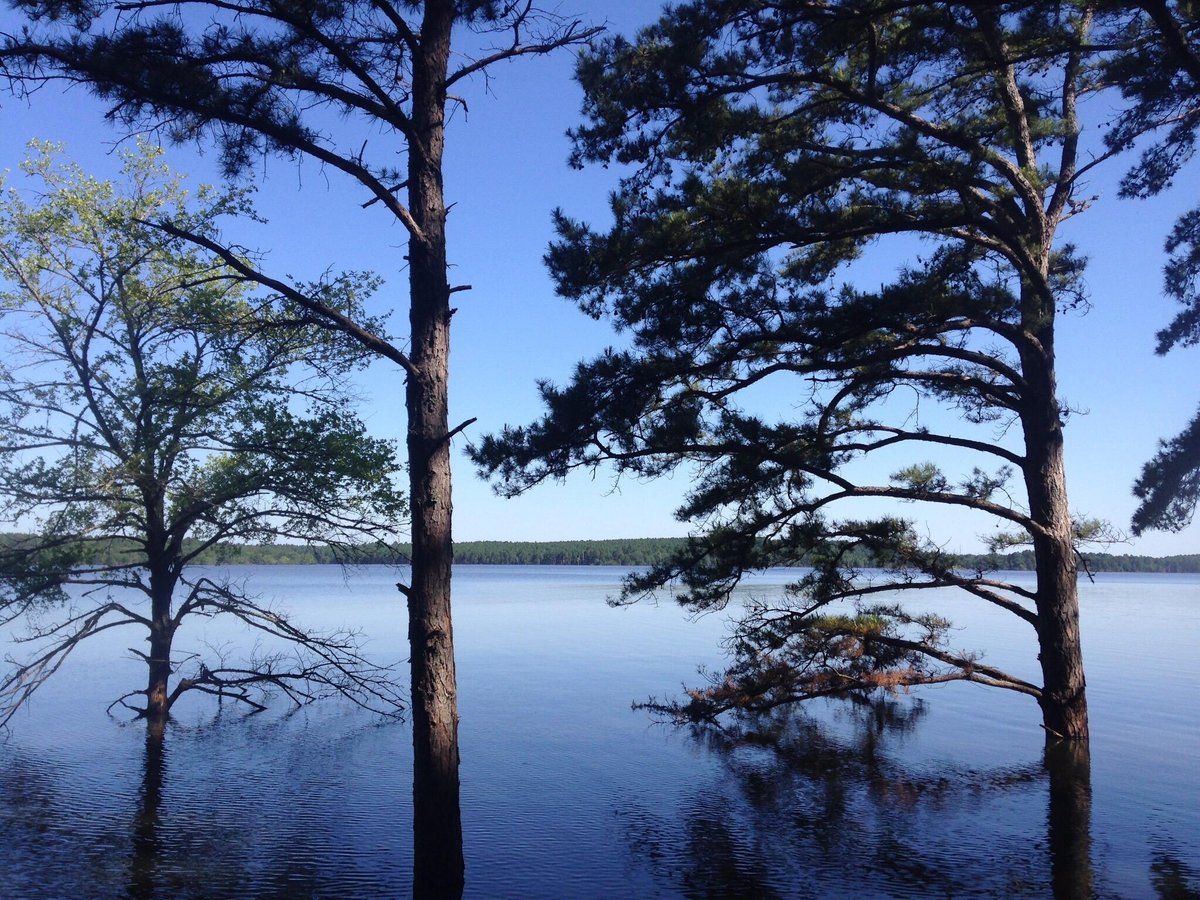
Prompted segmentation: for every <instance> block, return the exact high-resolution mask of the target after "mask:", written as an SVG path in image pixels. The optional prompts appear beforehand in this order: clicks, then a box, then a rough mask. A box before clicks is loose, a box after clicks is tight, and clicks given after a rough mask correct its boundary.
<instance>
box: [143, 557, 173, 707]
mask: <svg viewBox="0 0 1200 900" xmlns="http://www.w3.org/2000/svg"><path fill="white" fill-rule="evenodd" d="M174 592H175V579H174V578H172V577H171V576H170V575H169V574H167V573H165V572H162V571H158V570H152V571H151V574H150V637H149V641H150V654H149V656H148V657H147V660H146V664H147V667H148V668H149V677H148V680H147V682H146V712H145V717H146V719H147V720H148V721H149V723H150V727H151V729H158V730H161V729H162V727H163V725H164V724H165V723H166V721H167V717H168V716H169V715H170V713H171V693H170V690H169V684H168V682H169V681H170V678H171V643H172V641H173V639H174V637H175V623H174V621H172V617H171V599H172V596H173V594H174Z"/></svg>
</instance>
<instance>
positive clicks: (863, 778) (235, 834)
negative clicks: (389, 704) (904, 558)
mask: <svg viewBox="0 0 1200 900" xmlns="http://www.w3.org/2000/svg"><path fill="white" fill-rule="evenodd" d="M223 571H224V572H226V573H227V574H230V575H232V576H233V577H237V578H242V579H246V580H248V581H249V583H250V584H251V585H252V586H253V587H254V588H255V589H256V590H257V591H258V592H260V593H261V594H262V595H264V596H266V597H274V598H277V600H278V601H279V603H280V604H281V605H284V606H286V607H287V608H288V609H290V610H292V611H293V612H294V613H295V614H296V618H297V619H298V620H299V621H301V622H304V623H306V624H315V625H326V626H331V627H332V626H339V625H347V624H353V625H357V626H359V627H361V628H363V629H364V631H365V633H366V634H368V635H369V636H370V637H371V643H370V645H369V650H370V653H371V655H372V656H373V657H375V658H376V659H380V660H388V661H397V662H399V663H400V669H399V671H400V674H401V675H402V676H405V677H406V666H405V664H404V661H405V660H406V657H407V647H406V646H405V645H404V641H403V637H404V634H405V627H406V623H405V621H404V607H403V603H402V598H401V597H400V595H399V594H398V593H397V591H396V588H395V586H394V583H395V581H396V580H397V575H396V573H395V572H393V571H391V570H388V569H385V568H377V567H369V568H366V569H362V570H357V571H353V572H350V573H349V574H343V573H342V571H341V570H339V569H337V568H335V567H326V566H305V567H287V566H282V567H231V568H229V569H226V570H223ZM621 572H622V570H620V569H615V568H604V567H595V568H592V567H490V566H477V567H459V568H457V569H456V570H455V600H454V602H455V640H456V644H457V651H458V673H459V690H460V710H461V747H462V792H463V799H462V804H463V810H462V813H463V824H464V832H465V833H464V842H465V852H466V859H467V896H468V897H479V898H505V897H514V898H538V897H547V898H552V897H553V898H557V897H581V898H590V897H597V898H600V897H639V898H641V897H755V898H759V897H767V898H769V897H798V898H804V897H814V898H826V897H830V898H834V897H1048V896H1059V897H1067V896H1077V897H1083V896H1089V895H1094V896H1098V897H1131V898H1142V897H1148V898H1168V897H1171V898H1180V897H1193V898H1194V897H1200V774H1198V772H1200V766H1198V763H1200V715H1198V714H1197V713H1198V710H1197V701H1196V693H1195V688H1196V685H1197V683H1200V654H1198V653H1197V652H1196V644H1197V639H1198V638H1200V577H1195V576H1164V575H1140V576H1139V575H1102V576H1099V577H1098V579H1097V583H1096V584H1086V583H1085V584H1083V585H1082V586H1081V596H1082V606H1083V610H1082V615H1083V628H1084V641H1085V661H1086V664H1087V671H1088V689H1089V701H1090V707H1091V716H1092V746H1091V763H1090V772H1089V771H1088V767H1087V766H1086V763H1084V764H1081V763H1080V762H1079V760H1077V759H1053V760H1048V761H1047V760H1044V759H1043V740H1042V734H1041V730H1040V728H1039V725H1038V722H1039V716H1038V712H1037V709H1036V706H1035V704H1034V702H1033V701H1032V700H1030V699H1028V698H1025V697H1020V696H1017V695H1011V694H1008V693H1005V692H1000V691H996V690H991V689H987V688H982V687H979V686H975V685H969V684H952V685H945V686H941V687H938V688H930V689H925V690H922V691H919V692H916V693H914V694H913V695H911V696H905V697H899V698H896V700H895V701H893V702H891V703H887V704H881V705H876V706H869V707H867V706H864V707H855V706H851V705H849V704H847V703H844V702H827V703H825V702H823V703H819V704H814V705H810V706H808V707H807V708H805V709H804V710H803V711H799V712H796V713H794V714H792V715H791V716H789V717H780V718H779V719H778V720H777V721H774V722H772V723H770V725H771V727H772V728H773V729H774V731H773V734H772V737H773V739H772V740H767V739H766V737H767V736H766V735H765V734H764V733H729V734H711V733H693V732H689V731H688V730H686V729H685V730H677V729H673V728H669V727H666V726H661V725H656V724H654V723H653V722H652V721H651V720H650V719H649V718H648V717H647V715H646V714H645V713H644V712H640V711H635V710H632V709H631V708H630V702H631V701H633V700H642V699H645V698H647V697H648V696H650V695H659V696H663V695H670V694H674V693H677V692H678V691H679V689H680V687H681V685H683V684H688V685H694V684H695V683H696V680H697V678H696V666H697V665H698V664H706V665H708V666H710V667H714V668H715V667H717V666H719V664H720V663H721V659H722V655H721V650H720V646H719V645H720V640H721V638H722V636H723V635H724V634H725V631H726V627H727V626H726V621H725V618H724V617H723V615H711V616H708V617H705V618H702V619H700V620H698V621H689V620H688V618H687V617H686V616H685V615H684V613H682V612H681V611H680V610H679V609H678V608H676V607H675V606H674V605H673V604H670V603H666V602H664V603H663V604H661V605H659V606H655V605H652V604H645V603H643V604H639V605H636V606H633V607H629V608H622V609H612V608H609V607H608V606H606V605H605V603H604V599H605V597H606V596H608V595H610V594H612V593H613V592H614V591H615V590H616V588H617V586H618V582H619V578H620V575H621ZM789 577H792V576H791V575H789V573H786V572H771V573H767V574H766V575H765V576H762V577H759V578H757V579H755V580H753V582H752V583H751V584H750V585H749V587H748V588H747V589H748V590H751V591H755V592H759V593H767V592H771V591H777V590H779V589H780V585H782V584H783V583H784V582H786V581H787V579H788V578H789ZM1015 577H1021V576H1015ZM921 606H922V608H930V609H937V610H938V611H939V612H942V613H944V614H945V615H947V616H948V617H949V618H951V619H952V620H953V621H954V622H955V623H956V625H958V626H961V628H962V630H961V631H956V632H955V637H954V643H955V644H956V646H958V647H960V648H962V649H984V650H985V651H986V656H985V658H986V660H987V661H988V662H991V663H993V664H995V665H998V666H1000V667H1001V668H1004V669H1006V670H1008V671H1010V672H1012V673H1013V674H1016V675H1019V676H1024V677H1033V676H1036V671H1037V668H1036V659H1035V656H1034V654H1035V652H1036V651H1035V649H1034V645H1033V636H1032V633H1031V631H1030V629H1029V628H1028V626H1027V625H1025V623H1023V622H1020V621H1018V620H1016V619H1015V618H1014V617H1011V616H1009V615H1007V614H1005V613H1002V612H998V611H996V610H993V609H986V608H985V609H981V608H979V606H978V605H977V604H976V603H975V602H972V601H970V600H969V599H965V598H964V599H959V598H957V597H955V596H954V595H944V596H941V597H937V598H933V597H927V598H922V603H921ZM207 628H208V631H207V632H204V633H200V632H196V633H194V634H193V635H191V636H190V637H189V635H188V633H186V631H185V632H181V635H180V638H179V649H180V650H185V649H186V648H187V646H188V645H189V643H191V644H193V645H195V646H199V645H200V644H201V643H202V642H209V643H214V644H218V645H223V644H228V643H231V642H232V643H236V642H239V641H242V642H244V641H245V638H244V637H243V636H242V635H241V633H240V632H238V631H235V630H231V631H225V630H223V629H222V628H221V627H220V626H219V624H217V623H209V624H208V625H207ZM185 629H186V626H185ZM7 638H8V635H7V634H4V635H0V639H3V640H7ZM139 639H140V635H134V634H132V633H130V634H126V635H121V634H110V635H105V636H103V637H100V638H97V639H95V640H94V641H93V642H92V643H90V644H85V645H84V646H82V647H80V648H79V650H78V651H77V653H76V654H75V655H74V656H73V657H72V658H71V659H70V660H69V662H68V663H67V665H66V666H65V667H64V668H63V670H62V671H61V672H60V673H59V674H58V675H57V676H55V678H54V679H53V680H51V681H50V682H49V683H48V684H47V685H46V686H45V687H44V688H43V689H42V691H41V692H40V693H39V694H37V695H36V696H35V698H34V700H33V701H32V703H31V704H30V706H29V707H28V708H27V709H26V710H24V711H23V712H21V713H20V714H18V715H17V717H16V718H15V719H14V721H13V723H12V727H11V731H10V734H9V735H8V736H7V737H6V738H5V739H4V740H3V742H2V743H0V898H57V897H64V898H67V897H70V898H74V897H162V898H176V897H213V898H226V897H228V898H235V897H237V898H241V897H289V898H290V897H388V898H390V897H404V896H407V895H408V893H409V878H410V872H411V866H412V844H411V836H410V835H409V829H410V827H411V783H410V782H411V752H412V751H411V733H410V731H409V728H408V725H407V724H404V723H381V722H379V721H378V720H377V719H375V718H373V717H372V716H370V715H368V714H365V713H362V712H360V711H358V710H356V709H354V708H352V707H349V706H348V705H346V704H342V703H333V702H329V703H323V704H318V705H313V706H308V707H305V708H303V709H301V710H299V711H290V710H289V709H288V708H287V707H286V706H285V704H284V703H283V702H282V698H280V701H279V702H278V703H277V704H276V705H275V706H274V707H273V708H272V709H271V710H270V711H268V712H267V713H263V714H259V715H253V716H247V715H245V714H243V713H242V712H241V711H239V710H237V709H234V708H232V707H230V706H226V707H225V708H224V709H223V710H221V711H220V712H219V713H216V707H215V704H214V703H212V702H211V701H210V700H209V699H208V698H202V697H199V696H197V697H195V698H190V697H189V698H186V699H185V700H183V701H181V706H182V708H181V709H179V710H177V716H176V721H174V722H173V723H172V725H171V727H170V728H169V729H168V732H167V735H166V739H165V742H164V743H163V744H161V745H156V744H155V743H154V742H153V741H148V740H147V735H146V730H145V728H144V727H142V726H141V725H139V724H137V723H125V722H124V720H123V719H121V718H112V717H110V716H108V715H106V713H105V707H106V706H107V704H108V703H109V701H110V700H112V699H113V698H114V697H116V696H118V695H120V694H122V693H124V692H125V691H127V690H129V689H131V688H134V687H137V686H139V685H141V684H142V683H143V682H144V677H145V676H144V669H143V668H142V664H141V663H140V662H138V661H135V660H132V659H130V658H129V654H128V652H127V651H126V649H125V648H127V647H129V646H131V645H132V643H133V642H134V641H135V640H139ZM4 649H5V651H6V652H8V651H12V652H19V651H20V648H12V647H5V648H4ZM1047 763H1049V764H1050V768H1049V769H1048V768H1047ZM1051 772H1053V778H1052V777H1051V774H1050V773H1051Z"/></svg>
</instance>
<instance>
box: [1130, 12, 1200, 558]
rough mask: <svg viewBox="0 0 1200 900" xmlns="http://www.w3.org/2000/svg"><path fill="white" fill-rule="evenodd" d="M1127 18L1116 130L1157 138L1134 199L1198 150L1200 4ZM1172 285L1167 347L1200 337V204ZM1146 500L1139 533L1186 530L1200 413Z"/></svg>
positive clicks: (1184, 224)
mask: <svg viewBox="0 0 1200 900" xmlns="http://www.w3.org/2000/svg"><path fill="white" fill-rule="evenodd" d="M1121 6H1122V7H1124V8H1125V10H1126V16H1125V17H1123V18H1122V19H1121V21H1120V27H1119V28H1117V29H1115V32H1116V33H1115V35H1114V38H1115V40H1114V43H1116V44H1117V45H1118V46H1120V47H1121V48H1122V50H1121V52H1119V53H1117V54H1115V56H1114V57H1113V58H1112V60H1111V61H1110V62H1109V74H1110V77H1111V78H1112V79H1113V80H1114V81H1115V82H1117V83H1118V84H1119V85H1120V87H1121V91H1122V93H1123V94H1124V95H1125V97H1126V98H1127V99H1128V100H1129V101H1131V102H1130V105H1129V107H1128V108H1127V109H1126V110H1125V112H1124V113H1123V115H1122V116H1121V117H1120V119H1119V120H1118V122H1117V123H1116V126H1115V127H1114V128H1113V129H1112V131H1111V133H1110V135H1109V143H1110V144H1111V145H1112V146H1115V147H1122V146H1125V145H1127V144H1129V143H1131V142H1132V141H1133V140H1134V139H1135V138H1136V137H1137V136H1138V135H1140V134H1142V133H1144V132H1146V131H1147V130H1148V129H1151V128H1153V129H1156V130H1157V133H1156V135H1155V139H1154V141H1153V142H1152V143H1150V145H1149V146H1148V147H1147V148H1146V149H1145V150H1143V151H1142V153H1141V156H1140V158H1139V160H1138V162H1137V164H1136V165H1134V166H1133V168H1132V169H1131V170H1130V171H1129V173H1128V174H1127V175H1126V177H1125V180H1124V182H1123V184H1122V186H1121V190H1122V193H1123V194H1124V195H1125V196H1128V197H1148V196H1151V195H1154V194H1158V193H1161V192H1163V191H1165V190H1168V189H1169V188H1171V187H1172V186H1173V185H1174V183H1175V181H1176V180H1177V177H1178V175H1179V173H1180V171H1181V169H1182V168H1183V166H1184V165H1186V164H1187V163H1188V162H1189V161H1190V160H1191V159H1192V157H1193V155H1194V153H1195V146H1196V136H1197V133H1198V131H1200V7H1197V5H1196V4H1195V3H1191V2H1186V0H1185V2H1164V0H1147V2H1143V3H1130V4H1121ZM1165 244H1166V252H1167V254H1168V261H1167V263H1166V266H1165V269H1164V278H1163V287H1164V289H1165V290H1166V293H1167V294H1168V295H1169V296H1171V297H1173V298H1174V299H1175V300H1176V301H1177V302H1178V303H1179V304H1180V306H1181V307H1182V309H1181V310H1180V311H1179V313H1178V314H1177V315H1176V316H1175V318H1174V319H1173V320H1172V321H1171V322H1170V323H1169V324H1168V325H1167V326H1166V327H1164V328H1163V329H1162V331H1160V332H1159V333H1158V347H1157V350H1158V352H1159V353H1160V354H1162V353H1167V352H1169V351H1170V350H1172V349H1173V348H1177V347H1190V346H1195V345H1197V344H1200V206H1197V207H1194V208H1193V209H1191V210H1189V211H1188V212H1186V213H1185V214H1184V215H1182V216H1181V217H1180V218H1179V220H1178V221H1177V222H1176V224H1175V227H1174V228H1173V229H1172V230H1171V233H1170V234H1169V235H1168V236H1167V238H1166V242H1165ZM1134 493H1135V494H1136V495H1137V497H1138V498H1139V499H1140V500H1141V504H1140V505H1139V506H1138V509H1137V511H1136V512H1135V513H1134V516H1133V531H1134V533H1135V534H1140V533H1142V532H1143V531H1146V530H1149V529H1155V528H1160V529H1168V530H1179V529H1181V528H1183V527H1185V526H1186V525H1187V524H1188V523H1190V522H1191V520H1192V516H1193V515H1194V514H1195V510H1196V504H1197V502H1200V412H1197V415H1196V416H1195V417H1194V418H1193V419H1192V421H1191V422H1190V423H1189V424H1188V425H1187V426H1185V428H1184V429H1183V431H1182V432H1180V433H1179V434H1178V435H1176V436H1175V437H1174V438H1171V439H1169V440H1166V441H1163V442H1162V444H1161V446H1160V448H1159V451H1158V453H1157V454H1155V456H1154V458H1153V459H1151V460H1150V461H1149V462H1148V463H1147V464H1146V466H1145V468H1144V469H1143V470H1142V473H1141V475H1140V477H1139V478H1138V480H1137V482H1136V484H1135V485H1134Z"/></svg>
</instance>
